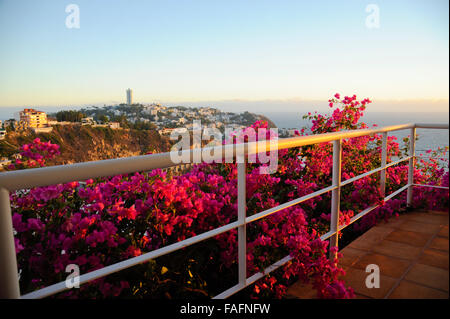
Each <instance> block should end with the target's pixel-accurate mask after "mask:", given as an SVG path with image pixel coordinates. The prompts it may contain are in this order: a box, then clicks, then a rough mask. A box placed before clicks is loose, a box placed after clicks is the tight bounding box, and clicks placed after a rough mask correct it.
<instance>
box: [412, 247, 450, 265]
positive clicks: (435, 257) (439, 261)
mask: <svg viewBox="0 0 450 319" xmlns="http://www.w3.org/2000/svg"><path fill="white" fill-rule="evenodd" d="M418 262H419V263H421V264H424V265H429V266H434V267H438V268H442V269H447V270H448V252H445V251H440V250H434V249H426V250H425V251H424V252H423V253H422V255H421V256H420V258H419V260H418Z"/></svg>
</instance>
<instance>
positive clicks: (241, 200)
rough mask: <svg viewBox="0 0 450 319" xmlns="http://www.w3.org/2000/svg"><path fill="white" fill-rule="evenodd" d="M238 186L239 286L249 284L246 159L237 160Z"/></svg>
mask: <svg viewBox="0 0 450 319" xmlns="http://www.w3.org/2000/svg"><path fill="white" fill-rule="evenodd" d="M237 174H238V176H237V186H238V198H237V201H238V222H239V223H242V224H243V225H242V226H239V227H238V265H239V284H240V285H243V286H245V285H246V284H247V230H246V224H245V218H246V210H247V201H246V181H245V179H246V164H245V158H237Z"/></svg>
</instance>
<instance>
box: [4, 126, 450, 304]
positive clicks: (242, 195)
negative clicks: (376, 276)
mask: <svg viewBox="0 0 450 319" xmlns="http://www.w3.org/2000/svg"><path fill="white" fill-rule="evenodd" d="M448 127H449V126H448V124H413V123H411V124H402V125H394V126H388V127H382V128H375V129H362V130H353V131H342V132H333V133H325V134H317V135H310V136H301V137H292V138H284V139H279V140H278V142H277V146H276V148H277V149H287V148H293V147H299V146H305V145H312V144H317V143H325V142H333V172H332V174H333V175H332V181H333V182H332V185H331V186H329V187H326V188H323V189H321V190H318V191H316V192H314V193H311V194H308V195H305V196H303V197H300V198H297V199H294V200H292V201H289V202H287V203H284V204H281V205H279V206H276V207H273V208H270V209H267V210H265V211H263V212H260V213H257V214H254V215H252V216H249V217H248V216H246V185H245V183H246V178H245V176H246V163H245V161H244V162H243V163H239V162H238V164H237V168H238V176H237V179H238V197H237V201H238V218H237V221H235V222H232V223H229V224H227V225H224V226H221V227H219V228H216V229H213V230H210V231H207V232H205V233H202V234H200V235H197V236H194V237H191V238H188V239H185V240H183V241H180V242H176V243H174V244H171V245H168V246H165V247H162V248H159V249H156V250H153V251H150V252H147V253H144V254H142V255H140V256H137V257H133V258H130V259H127V260H124V261H121V262H118V263H115V264H113V265H109V266H106V267H104V268H101V269H98V270H95V271H91V272H89V273H86V274H82V275H81V276H80V284H84V283H87V282H89V281H92V280H95V279H98V278H101V277H104V276H107V275H109V274H112V273H116V272H118V271H120V270H123V269H127V268H129V267H132V266H135V265H137V264H140V263H144V262H146V261H149V260H150V259H154V258H157V257H160V256H163V255H166V254H168V253H171V252H173V251H176V250H179V249H181V248H184V247H187V246H190V245H193V244H195V243H198V242H201V241H203V240H206V239H208V238H212V237H214V236H217V235H219V234H222V233H224V232H227V231H230V230H232V229H237V230H238V270H239V275H238V283H237V284H236V285H234V286H232V287H231V288H229V289H228V290H226V291H224V292H222V293H220V294H219V295H217V296H215V297H214V298H216V299H222V298H227V297H229V296H231V295H233V294H234V293H236V292H238V291H240V290H242V289H243V288H245V287H247V286H249V285H251V284H252V283H254V282H255V281H257V280H258V279H260V278H262V277H264V276H265V275H266V274H268V273H270V272H271V271H273V270H275V269H277V268H278V267H280V266H282V265H284V264H285V263H287V262H288V261H289V260H291V257H290V256H286V257H284V258H282V259H281V260H279V261H278V262H276V263H274V264H273V265H271V266H270V267H268V268H267V269H265V270H264V271H263V272H259V273H256V274H254V275H253V276H251V277H249V278H247V263H246V225H247V224H249V223H252V222H254V221H256V220H259V219H261V218H264V217H267V216H269V215H271V214H273V213H275V212H278V211H280V210H282V209H285V208H287V207H290V206H293V205H296V204H299V203H302V202H304V201H306V200H309V199H311V198H314V197H316V196H319V195H322V194H324V193H327V192H330V191H331V192H332V198H331V223H330V231H329V232H328V233H326V234H324V235H322V236H321V239H322V240H326V239H330V246H331V247H338V232H339V231H341V230H343V229H344V228H346V227H347V226H349V225H350V224H352V223H353V222H355V221H356V220H358V219H359V218H361V217H363V216H364V215H366V214H368V213H369V212H371V211H372V210H374V209H376V208H377V207H379V206H378V205H374V206H371V207H368V208H366V209H365V210H363V211H362V212H359V213H358V214H357V215H356V216H354V217H353V218H352V219H351V220H350V224H347V225H339V205H340V191H341V187H342V186H344V185H347V184H350V183H352V182H354V181H356V180H358V179H361V178H363V177H366V176H368V175H371V174H373V173H376V172H380V174H381V178H380V189H381V193H382V194H383V195H385V182H386V169H387V168H388V167H390V166H393V165H396V164H399V163H401V162H404V161H407V160H408V161H409V172H408V184H407V185H405V186H403V187H401V188H400V189H398V190H397V191H395V192H393V193H392V194H390V195H388V196H385V197H384V200H385V201H387V200H390V199H391V198H393V197H394V196H396V195H398V194H400V193H401V192H403V191H404V190H407V205H408V206H410V205H411V202H412V189H413V187H414V186H427V187H437V188H445V189H448V187H440V186H433V185H418V184H415V183H414V180H413V168H414V161H415V158H416V156H415V138H416V129H417V128H431V129H448ZM405 129H409V130H411V134H410V141H411V142H410V150H409V156H408V157H406V158H402V159H400V160H398V161H396V162H393V163H389V164H387V135H388V132H391V131H398V130H405ZM379 133H381V134H382V152H381V167H379V168H377V169H374V170H372V171H370V172H367V173H364V174H361V175H358V176H356V177H353V178H351V179H348V180H346V181H344V182H342V181H341V156H342V149H341V144H342V139H348V138H355V137H360V136H366V135H373V134H379ZM272 147H273V145H269V144H265V143H264V145H263V146H262V145H261V144H260V143H258V142H253V143H245V144H236V145H224V146H216V147H213V148H211V149H210V150H211V152H212V154H215V155H214V156H212V159H213V160H216V161H220V160H223V159H225V160H230V159H231V160H232V159H236V158H238V156H242V155H243V154H244V155H249V154H256V153H260V152H263V151H269V150H273V149H272ZM203 150H204V149H203ZM201 151H202V149H193V150H188V151H184V152H186V153H189V156H190V158H191V160H192V158H194V156H195V155H196V154H197V155H198V152H201ZM176 165H178V164H174V163H173V162H172V160H171V157H170V153H160V154H151V155H143V156H136V157H128V158H118V159H112V160H102V161H94V162H85V163H77V164H71V165H59V166H50V167H43V168H33V169H26V170H20V171H11V172H5V173H0V298H44V297H47V296H50V295H53V294H56V293H59V292H62V291H64V290H67V288H66V284H65V282H59V283H56V284H54V285H51V286H48V287H45V288H42V289H39V290H36V291H33V292H31V293H28V294H25V295H22V296H21V295H20V289H19V278H18V271H17V260H16V252H15V247H14V235H13V226H12V218H11V204H10V200H9V193H10V191H15V190H20V189H29V188H33V187H41V186H48V185H54V184H59V183H67V182H71V181H74V180H85V179H89V178H98V177H106V176H113V175H119V174H128V173H133V172H138V171H149V170H152V169H156V168H163V169H164V168H168V167H173V166H176ZM331 257H333V256H331Z"/></svg>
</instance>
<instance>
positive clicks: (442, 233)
mask: <svg viewBox="0 0 450 319" xmlns="http://www.w3.org/2000/svg"><path fill="white" fill-rule="evenodd" d="M438 236H440V237H445V238H448V226H443V227H441V230H440V231H439V233H438Z"/></svg>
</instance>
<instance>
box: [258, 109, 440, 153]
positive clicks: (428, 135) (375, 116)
mask: <svg viewBox="0 0 450 319" xmlns="http://www.w3.org/2000/svg"><path fill="white" fill-rule="evenodd" d="M262 114H263V115H265V116H266V117H268V118H269V119H270V120H272V121H273V122H274V123H275V125H276V126H277V127H278V128H291V129H294V128H295V129H299V128H303V127H310V126H311V124H310V122H309V121H306V120H304V119H303V118H302V116H303V115H304V114H305V113H304V112H263V113H262ZM448 116H449V113H448V112H429V113H426V112H410V113H408V112H398V113H394V112H365V113H364V116H363V117H362V119H361V121H363V122H365V123H367V124H368V125H369V126H372V125H373V124H377V125H378V126H379V127H382V126H389V125H396V124H406V123H445V124H448V123H449V118H448ZM389 135H393V136H396V137H397V138H398V141H399V143H400V145H401V144H402V140H401V139H402V138H403V137H406V136H408V135H409V130H401V131H395V132H390V133H389ZM417 135H418V137H419V140H418V141H417V143H416V150H417V154H419V152H425V151H426V150H428V149H433V150H434V149H437V148H438V147H445V146H448V145H449V131H448V130H438V129H417ZM447 156H448V155H447Z"/></svg>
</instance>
